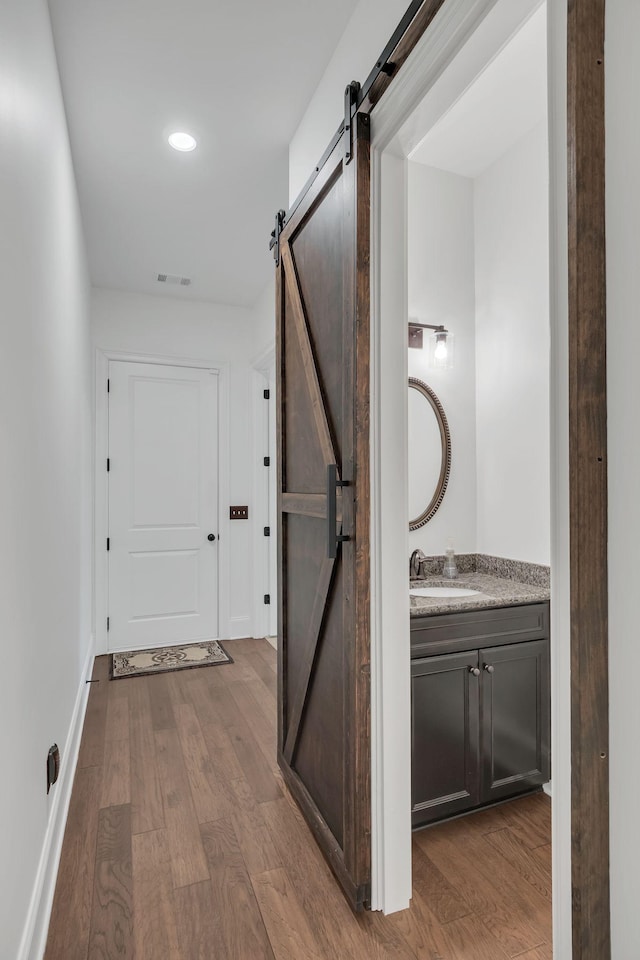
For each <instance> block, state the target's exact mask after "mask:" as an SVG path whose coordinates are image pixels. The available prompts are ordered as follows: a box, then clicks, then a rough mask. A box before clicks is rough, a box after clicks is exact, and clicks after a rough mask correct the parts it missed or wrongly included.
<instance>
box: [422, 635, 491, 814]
mask: <svg viewBox="0 0 640 960" xmlns="http://www.w3.org/2000/svg"><path fill="white" fill-rule="evenodd" d="M411 683H412V756H413V763H412V766H411V771H412V772H411V781H412V782H411V795H412V810H411V816H412V822H413V824H414V826H415V825H417V824H422V823H429V822H430V821H432V820H440V819H442V818H443V817H449V816H451V815H452V814H454V813H459V812H460V811H462V810H467V809H469V808H470V807H473V806H475V805H476V804H477V803H478V802H479V723H478V718H479V687H480V676H479V668H478V652H477V650H474V651H472V652H470V653H454V654H449V655H447V656H444V657H427V658H425V659H424V660H414V661H412V664H411Z"/></svg>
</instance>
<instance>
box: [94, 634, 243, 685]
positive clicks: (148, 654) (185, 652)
mask: <svg viewBox="0 0 640 960" xmlns="http://www.w3.org/2000/svg"><path fill="white" fill-rule="evenodd" d="M220 663H233V659H232V658H231V657H230V656H229V654H228V653H227V651H226V650H225V649H224V647H223V646H222V644H221V643H218V641H217V640H204V641H202V643H185V644H183V645H182V646H178V647H152V648H151V649H150V650H131V651H130V652H127V653H112V654H111V667H110V679H111V680H122V679H123V678H124V677H146V676H149V675H150V674H152V673H170V672H171V671H172V670H192V669H193V668H194V667H215V666H217V665H218V664H220Z"/></svg>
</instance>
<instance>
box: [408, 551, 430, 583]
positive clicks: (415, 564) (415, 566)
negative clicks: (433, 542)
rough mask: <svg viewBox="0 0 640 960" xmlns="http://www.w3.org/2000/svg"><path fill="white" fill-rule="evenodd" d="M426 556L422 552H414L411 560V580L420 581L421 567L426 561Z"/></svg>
mask: <svg viewBox="0 0 640 960" xmlns="http://www.w3.org/2000/svg"><path fill="white" fill-rule="evenodd" d="M426 559H427V558H426V556H425V554H424V553H423V552H422V550H414V551H413V553H412V554H411V559H410V560H409V579H410V580H420V579H421V578H420V566H421V564H422V563H423V561H424V560H426Z"/></svg>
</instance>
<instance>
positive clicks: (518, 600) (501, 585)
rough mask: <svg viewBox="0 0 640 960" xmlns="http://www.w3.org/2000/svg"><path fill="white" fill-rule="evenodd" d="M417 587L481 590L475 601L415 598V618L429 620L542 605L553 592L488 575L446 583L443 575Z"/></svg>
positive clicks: (467, 576) (415, 583)
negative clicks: (440, 616)
mask: <svg viewBox="0 0 640 960" xmlns="http://www.w3.org/2000/svg"><path fill="white" fill-rule="evenodd" d="M409 586H410V589H412V588H414V587H453V588H455V587H456V586H459V587H464V588H466V589H467V590H478V591H479V593H478V594H476V596H474V597H460V598H456V597H450V598H449V597H411V598H410V599H411V616H412V617H426V616H433V615H434V614H437V613H462V612H463V611H467V610H482V609H485V608H490V607H513V606H517V605H518V604H522V603H542V602H544V601H545V600H548V599H549V588H548V587H546V586H535V585H533V584H531V583H522V582H521V581H519V580H509V579H506V578H504V577H495V576H492V575H491V574H487V573H477V572H473V573H460V574H459V575H458V576H457V577H456V579H455V580H445V579H443V577H442V575H440V576H433V577H427V578H426V579H424V580H412V581H411V582H410V585H409Z"/></svg>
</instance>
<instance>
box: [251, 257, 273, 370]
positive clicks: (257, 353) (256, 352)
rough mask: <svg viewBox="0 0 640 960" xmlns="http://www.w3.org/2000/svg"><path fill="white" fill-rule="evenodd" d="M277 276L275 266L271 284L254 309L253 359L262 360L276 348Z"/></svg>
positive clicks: (267, 286)
mask: <svg viewBox="0 0 640 960" xmlns="http://www.w3.org/2000/svg"><path fill="white" fill-rule="evenodd" d="M275 281H276V274H275V265H274V269H273V274H272V276H271V279H270V280H269V283H268V284H267V285H266V287H265V288H264V290H263V291H262V294H261V295H260V297H259V298H258V300H257V302H256V303H255V305H254V307H253V309H252V311H251V312H252V315H253V318H252V323H253V333H252V338H251V358H252V359H254V358H260V357H262V356H263V355H264V354H265V352H266V351H267V350H269V349H271V348H272V347H275V342H276V289H275V287H276V283H275Z"/></svg>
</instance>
